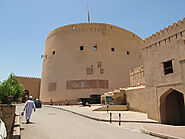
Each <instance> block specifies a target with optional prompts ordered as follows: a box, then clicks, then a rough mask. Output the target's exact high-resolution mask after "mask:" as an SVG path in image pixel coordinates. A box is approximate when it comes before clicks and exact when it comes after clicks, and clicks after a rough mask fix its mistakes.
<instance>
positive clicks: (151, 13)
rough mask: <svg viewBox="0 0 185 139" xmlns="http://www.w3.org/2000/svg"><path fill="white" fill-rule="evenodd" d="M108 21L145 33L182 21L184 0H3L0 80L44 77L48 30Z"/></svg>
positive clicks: (149, 33)
mask: <svg viewBox="0 0 185 139" xmlns="http://www.w3.org/2000/svg"><path fill="white" fill-rule="evenodd" d="M87 4H88V5H89V8H90V18H91V22H97V23H108V24H113V25H116V26H119V27H122V28H125V29H127V30H129V31H131V32H134V33H135V34H137V35H138V36H140V37H141V38H143V39H144V38H146V37H148V36H149V35H152V34H153V33H155V32H157V31H159V30H161V29H163V28H165V27H167V26H168V25H171V24H173V23H174V22H177V21H178V20H182V19H183V18H184V17H185V8H184V6H185V0H0V81H3V80H5V79H7V78H8V76H9V74H10V73H11V72H14V73H15V74H16V75H18V76H29V77H41V71H42V59H41V55H42V54H44V46H45V40H46V37H47V34H48V33H49V32H50V31H52V30H53V29H55V28H57V27H61V26H64V25H67V24H74V23H82V22H87V7H86V5H87Z"/></svg>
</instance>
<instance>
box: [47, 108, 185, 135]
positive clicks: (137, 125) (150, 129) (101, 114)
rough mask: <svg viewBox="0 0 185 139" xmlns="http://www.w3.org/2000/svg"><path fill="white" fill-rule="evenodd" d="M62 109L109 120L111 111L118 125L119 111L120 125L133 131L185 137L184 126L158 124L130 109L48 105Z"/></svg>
mask: <svg viewBox="0 0 185 139" xmlns="http://www.w3.org/2000/svg"><path fill="white" fill-rule="evenodd" d="M48 107H53V108H57V109H63V110H66V111H69V112H72V113H74V114H78V115H81V116H84V117H87V118H90V119H94V120H98V121H105V122H109V120H110V113H112V120H113V124H117V125H118V118H119V116H118V115H119V113H121V121H122V123H121V126H122V127H124V128H127V129H130V130H133V131H135V132H141V131H142V132H144V133H146V134H150V135H153V136H157V137H161V138H172V139H177V138H178V139H179V138H180V139H185V126H170V125H162V124H159V123H158V122H157V121H155V120H151V119H148V118H147V114H144V113H139V112H131V111H109V112H108V113H107V112H106V111H93V110H94V109H96V108H99V107H101V106H97V105H93V106H92V107H83V106H79V105H78V106H76V105H75V106H48Z"/></svg>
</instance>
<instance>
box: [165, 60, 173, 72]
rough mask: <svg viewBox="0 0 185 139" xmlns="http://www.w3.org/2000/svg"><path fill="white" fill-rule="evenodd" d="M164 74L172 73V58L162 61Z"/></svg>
mask: <svg viewBox="0 0 185 139" xmlns="http://www.w3.org/2000/svg"><path fill="white" fill-rule="evenodd" d="M163 68H164V75H166V74H170V73H173V65H172V60H170V61H167V62H163Z"/></svg>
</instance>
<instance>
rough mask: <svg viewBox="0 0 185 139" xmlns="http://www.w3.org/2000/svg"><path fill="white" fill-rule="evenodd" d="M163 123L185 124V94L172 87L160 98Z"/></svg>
mask: <svg viewBox="0 0 185 139" xmlns="http://www.w3.org/2000/svg"><path fill="white" fill-rule="evenodd" d="M160 114H161V123H166V124H172V125H185V107H184V95H183V93H181V92H178V91H176V90H173V89H170V90H168V91H167V92H166V93H164V94H163V95H162V96H161V98H160Z"/></svg>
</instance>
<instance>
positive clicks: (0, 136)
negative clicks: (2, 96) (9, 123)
mask: <svg viewBox="0 0 185 139" xmlns="http://www.w3.org/2000/svg"><path fill="white" fill-rule="evenodd" d="M6 137H7V132H6V127H5V124H4V122H3V121H2V120H1V119H0V139H5V138H6Z"/></svg>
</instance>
